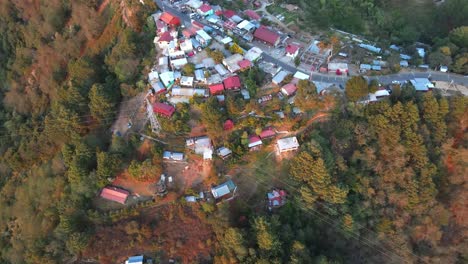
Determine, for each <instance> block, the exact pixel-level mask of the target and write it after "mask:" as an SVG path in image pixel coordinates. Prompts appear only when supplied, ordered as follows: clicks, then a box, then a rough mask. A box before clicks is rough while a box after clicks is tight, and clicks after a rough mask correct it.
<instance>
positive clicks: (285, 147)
mask: <svg viewBox="0 0 468 264" xmlns="http://www.w3.org/2000/svg"><path fill="white" fill-rule="evenodd" d="M276 148H277V150H278V153H283V152H287V151H294V150H297V149H298V148H299V142H297V138H296V137H288V138H282V139H278V141H277V142H276Z"/></svg>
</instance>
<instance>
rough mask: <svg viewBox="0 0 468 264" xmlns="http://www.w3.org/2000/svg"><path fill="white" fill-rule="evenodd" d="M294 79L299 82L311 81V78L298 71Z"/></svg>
mask: <svg viewBox="0 0 468 264" xmlns="http://www.w3.org/2000/svg"><path fill="white" fill-rule="evenodd" d="M293 78H294V79H298V80H309V79H310V76H309V75H308V74H305V73H303V72H300V71H297V72H296V73H294V75H293Z"/></svg>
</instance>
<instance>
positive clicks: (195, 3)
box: [185, 0, 203, 9]
mask: <svg viewBox="0 0 468 264" xmlns="http://www.w3.org/2000/svg"><path fill="white" fill-rule="evenodd" d="M185 5H186V6H189V7H191V8H193V9H198V8H200V6H202V5H203V2H202V1H200V0H190V1H188V2H187V3H185Z"/></svg>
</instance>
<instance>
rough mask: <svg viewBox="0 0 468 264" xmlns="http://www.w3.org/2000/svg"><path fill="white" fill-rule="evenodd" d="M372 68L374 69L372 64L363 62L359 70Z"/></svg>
mask: <svg viewBox="0 0 468 264" xmlns="http://www.w3.org/2000/svg"><path fill="white" fill-rule="evenodd" d="M371 69H372V66H371V65H370V64H366V63H362V64H361V65H359V70H360V71H361V72H366V71H370V70H371Z"/></svg>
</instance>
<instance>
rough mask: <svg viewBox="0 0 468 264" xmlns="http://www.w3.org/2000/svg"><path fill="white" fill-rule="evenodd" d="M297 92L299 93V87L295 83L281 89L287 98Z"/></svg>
mask: <svg viewBox="0 0 468 264" xmlns="http://www.w3.org/2000/svg"><path fill="white" fill-rule="evenodd" d="M296 91H297V87H296V85H295V84H294V83H288V84H286V85H284V86H283V87H281V92H282V93H283V94H284V95H285V96H291V95H293V94H294V93H296Z"/></svg>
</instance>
